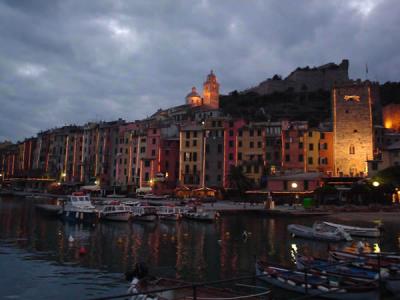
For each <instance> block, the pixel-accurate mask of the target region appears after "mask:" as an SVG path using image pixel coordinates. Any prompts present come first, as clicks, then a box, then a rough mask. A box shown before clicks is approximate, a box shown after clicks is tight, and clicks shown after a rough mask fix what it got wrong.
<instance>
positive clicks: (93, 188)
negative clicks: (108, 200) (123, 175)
mask: <svg viewBox="0 0 400 300" xmlns="http://www.w3.org/2000/svg"><path fill="white" fill-rule="evenodd" d="M81 190H86V191H92V192H97V191H100V187H99V186H98V185H84V186H81Z"/></svg>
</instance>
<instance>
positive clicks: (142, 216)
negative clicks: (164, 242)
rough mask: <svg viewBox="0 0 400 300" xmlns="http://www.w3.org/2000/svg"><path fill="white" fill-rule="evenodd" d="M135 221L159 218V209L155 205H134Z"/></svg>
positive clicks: (151, 220)
mask: <svg viewBox="0 0 400 300" xmlns="http://www.w3.org/2000/svg"><path fill="white" fill-rule="evenodd" d="M131 213H132V220H133V221H148V222H153V221H155V220H157V210H156V208H155V207H154V206H132V207H131Z"/></svg>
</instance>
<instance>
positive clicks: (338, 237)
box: [288, 223, 351, 242]
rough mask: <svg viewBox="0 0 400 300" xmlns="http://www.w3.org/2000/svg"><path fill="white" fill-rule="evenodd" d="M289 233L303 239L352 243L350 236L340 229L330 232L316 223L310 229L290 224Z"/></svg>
mask: <svg viewBox="0 0 400 300" xmlns="http://www.w3.org/2000/svg"><path fill="white" fill-rule="evenodd" d="M288 231H289V232H290V233H291V234H292V235H293V236H299V237H302V238H307V239H312V240H323V241H329V242H340V241H343V240H346V241H349V240H350V241H351V237H350V235H349V234H347V233H346V232H344V231H343V230H340V229H334V230H329V229H327V228H325V226H322V225H321V224H320V223H314V225H313V227H308V226H304V225H298V224H290V225H289V226H288Z"/></svg>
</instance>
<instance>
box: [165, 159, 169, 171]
mask: <svg viewBox="0 0 400 300" xmlns="http://www.w3.org/2000/svg"><path fill="white" fill-rule="evenodd" d="M168 169H169V161H168V160H166V161H165V170H167V171H168Z"/></svg>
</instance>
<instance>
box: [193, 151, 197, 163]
mask: <svg viewBox="0 0 400 300" xmlns="http://www.w3.org/2000/svg"><path fill="white" fill-rule="evenodd" d="M193 161H197V152H193Z"/></svg>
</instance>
